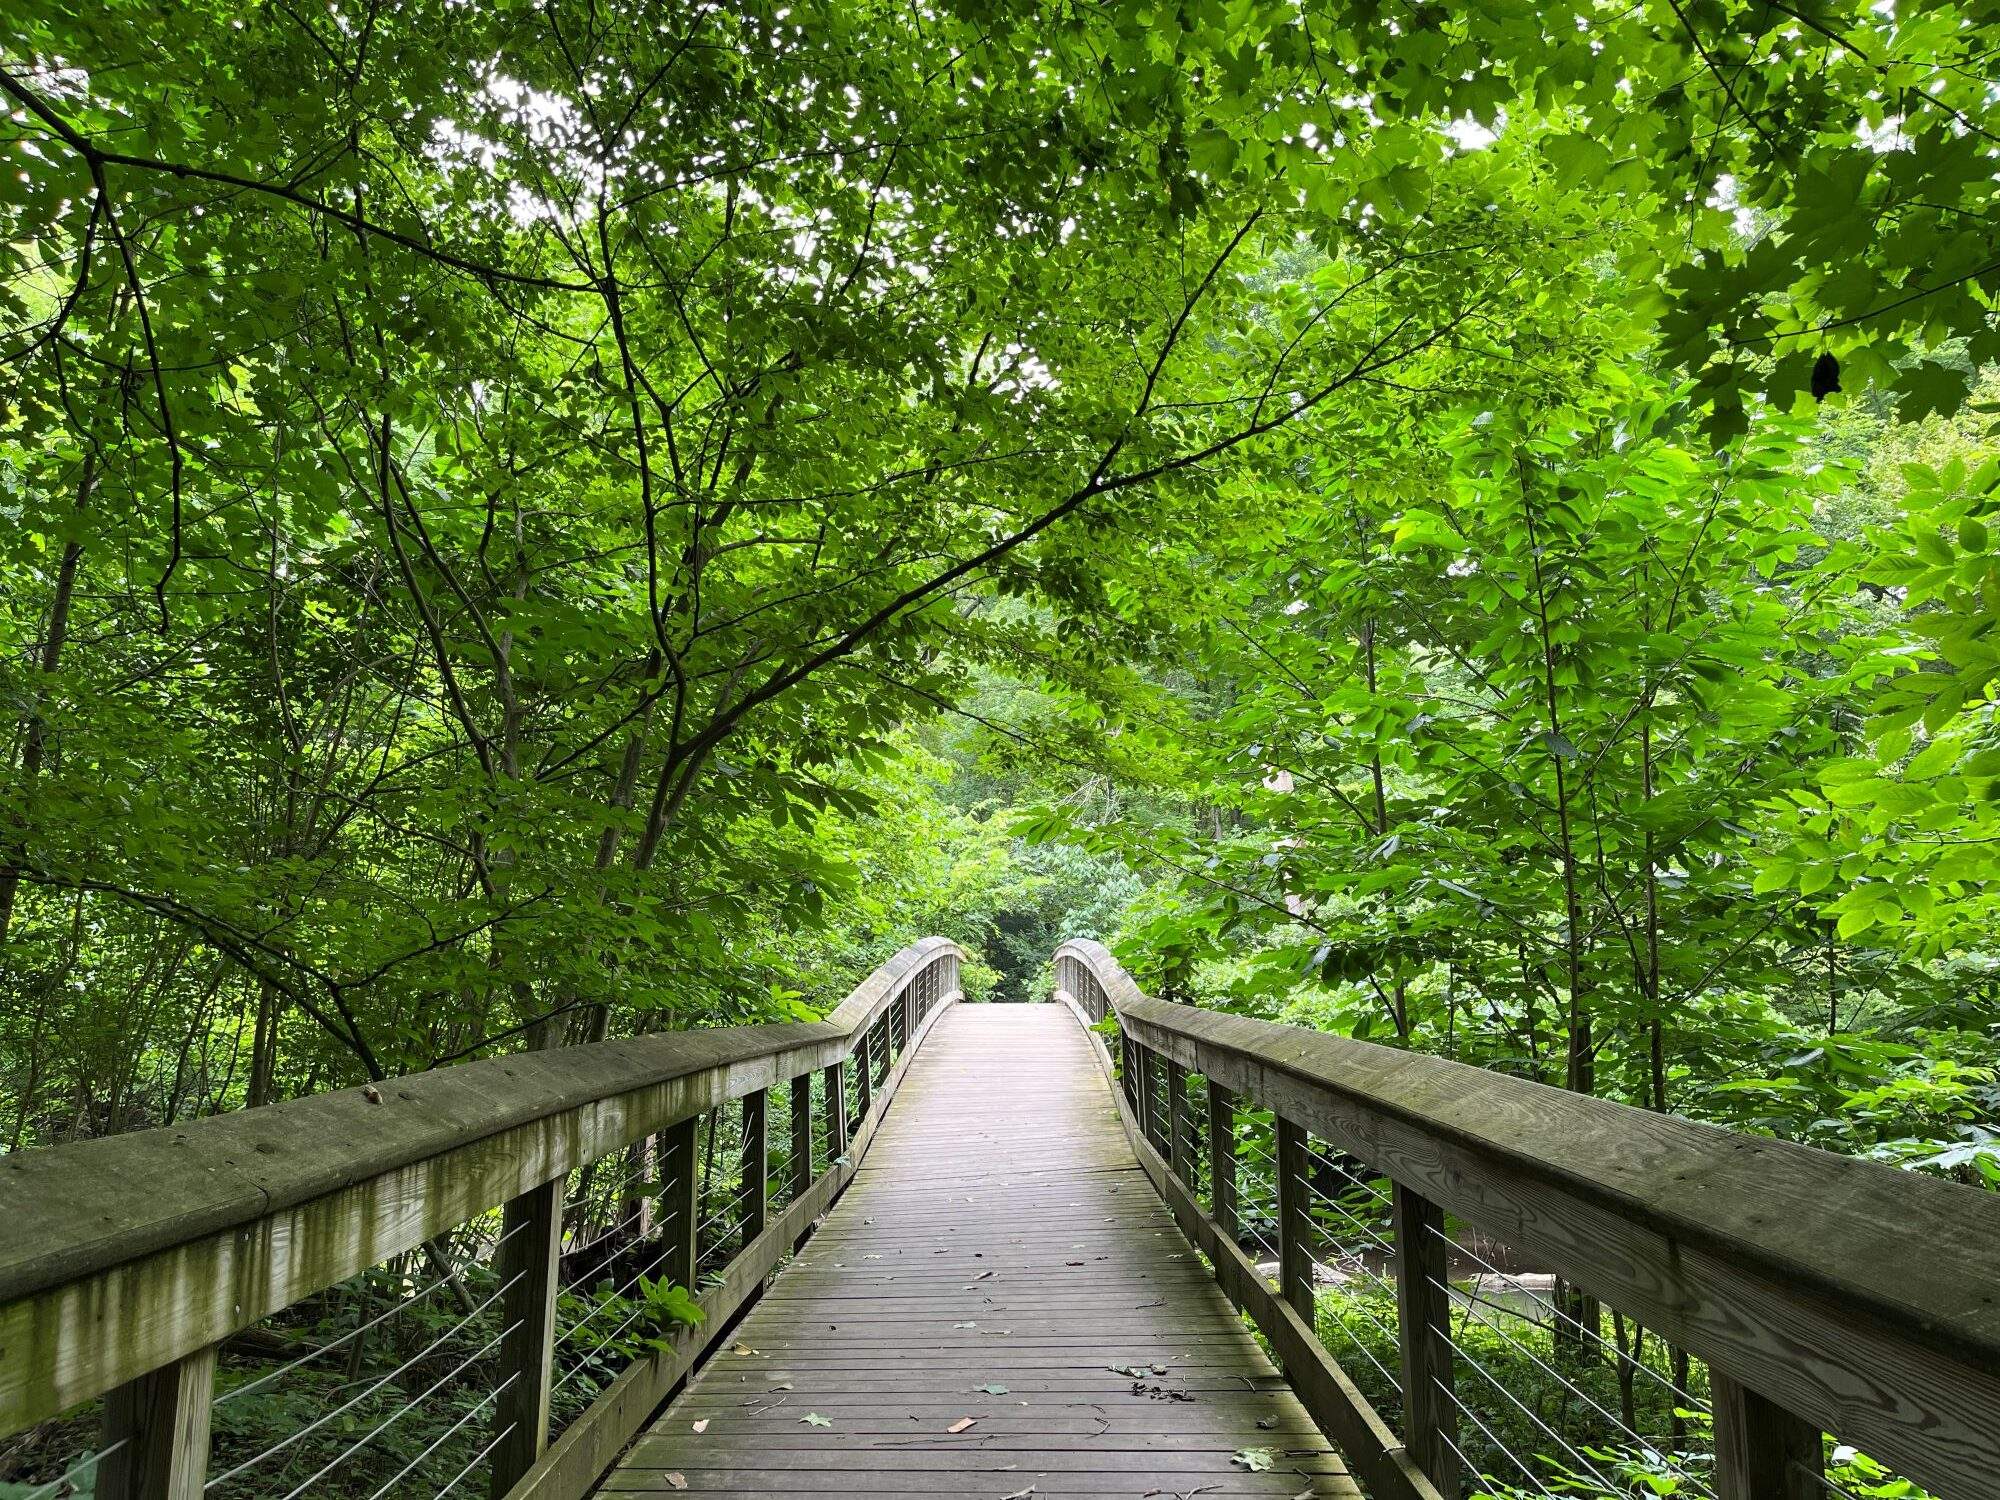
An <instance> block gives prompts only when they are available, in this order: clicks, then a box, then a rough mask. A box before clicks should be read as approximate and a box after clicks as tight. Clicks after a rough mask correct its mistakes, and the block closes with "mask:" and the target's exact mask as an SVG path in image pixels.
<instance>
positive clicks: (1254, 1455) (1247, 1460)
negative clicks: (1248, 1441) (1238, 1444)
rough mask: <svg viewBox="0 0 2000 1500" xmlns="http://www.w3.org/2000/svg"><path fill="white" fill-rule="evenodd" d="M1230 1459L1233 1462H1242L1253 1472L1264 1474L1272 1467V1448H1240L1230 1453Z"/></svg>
mask: <svg viewBox="0 0 2000 1500" xmlns="http://www.w3.org/2000/svg"><path fill="white" fill-rule="evenodd" d="M1229 1461H1230V1462H1231V1463H1233V1464H1241V1465H1242V1466H1243V1467H1244V1468H1246V1469H1248V1470H1249V1471H1250V1472H1251V1473H1252V1474H1262V1473H1263V1472H1264V1471H1265V1470H1267V1469H1269V1468H1270V1467H1271V1450H1270V1449H1269V1448H1238V1449H1237V1450H1236V1451H1235V1452H1234V1453H1232V1454H1230V1455H1229Z"/></svg>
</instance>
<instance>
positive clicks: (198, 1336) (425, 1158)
mask: <svg viewBox="0 0 2000 1500" xmlns="http://www.w3.org/2000/svg"><path fill="white" fill-rule="evenodd" d="M956 951H957V950H956V948H955V947H954V945H952V944H951V943H950V942H948V941H947V940H946V939H943V938H927V939H925V940H924V941H923V942H921V943H916V944H912V945H911V946H910V947H908V948H905V949H904V950H903V951H902V952H900V953H898V954H897V955H896V956H895V957H894V958H892V959H890V960H889V961H888V962H887V963H885V964H883V965H882V966H881V967H880V968H879V969H877V970H876V971H875V972H874V973H873V974H871V975H870V976H869V977H868V978H867V979H866V980H864V981H863V982H862V983H861V984H860V985H859V986H857V987H856V989H855V990H854V991H853V992H852V993H851V994H850V995H849V996H848V997H847V999H846V1000H844V1001H842V1002H841V1004H840V1006H838V1007H837V1008H836V1009H835V1010H834V1011H833V1013H832V1015H830V1016H829V1017H828V1019H826V1020H825V1021H817V1022H805V1023H792V1024H786V1025H771V1026H742V1027H729V1028H720V1029H717V1030H713V1031H697V1032H673V1033H666V1034H662V1035H658V1036H651V1037H638V1038H629V1039H624V1040H620V1041H613V1042H601V1043H598V1044H595V1045H593V1046H587V1047H563V1048H555V1049H551V1050H549V1051H546V1052H531V1053H520V1054H513V1055H510V1056H507V1057H498V1058H490V1059H486V1060H483V1061H480V1062H473V1063H464V1064H461V1065H458V1066H456V1067H449V1068H439V1069H437V1070H435V1071H434V1072H430V1073H424V1074H419V1075H415V1076H412V1077H409V1078H401V1079H394V1080H391V1081H389V1082H386V1083H384V1084H382V1085H381V1086H379V1087H377V1086H373V1085H371V1086H368V1087H366V1088H355V1089H346V1090H341V1091H339V1092H337V1093H332V1094H323V1095H318V1096H316V1097H313V1098H310V1099H298V1100H291V1101H288V1102H286V1103H283V1104H275V1105H270V1106H268V1107H266V1108H263V1109H256V1110H243V1111H238V1112H236V1113H233V1114H227V1115H219V1116H215V1117H213V1118H211V1119H205V1120H198V1121H192V1122H190V1123H188V1124H186V1125H182V1126H178V1127H174V1128H172V1129H162V1130H150V1131H140V1132H135V1133H133V1134H129V1135H122V1136H117V1137H113V1138H110V1139H106V1140H99V1141H85V1142H80V1143H77V1144H74V1145H69V1146H60V1147H51V1148H47V1149H41V1150H33V1151H24V1152H20V1153H16V1154H14V1155H11V1156H8V1157H7V1158H5V1160H4V1164H0V1223H5V1224H7V1225H8V1228H9V1233H8V1234H7V1235H5V1236H4V1237H0V1435H4V1434H8V1433H12V1432H15V1431H18V1430H20V1429H21V1428H24V1427H27V1426H30V1425H32V1424H33V1423H35V1422H38V1421H41V1420H43V1419H45V1418H47V1417H51V1416H55V1415H58V1414H59V1413H61V1412H63V1411H65V1410H67V1409H68V1408H70V1407H71V1406H74V1405H75V1404H77V1403H78V1402H80V1401H83V1400H85V1399H87V1398H89V1397H91V1396H95V1395H98V1394H101V1393H103V1392H105V1391H107V1390H109V1389H111V1388H112V1387H114V1386H116V1385H119V1384H121V1383H123V1382H125V1381H128V1380H131V1379H134V1378H136V1377H138V1376H140V1375H143V1374H145V1373H147V1372H148V1371H151V1370H155V1369H159V1368H161V1367H162V1366H165V1365H168V1364H171V1363H172V1362H173V1361H175V1360H177V1359H180V1358H181V1357H183V1356H184V1355H187V1354H190V1353H193V1352H194V1351H196V1350H198V1349H201V1348H204V1347H206V1346H207V1345H209V1344H213V1343H218V1342H220V1341H221V1340H222V1339H223V1338H225V1337H227V1336H228V1335H229V1334H231V1333H234V1332H237V1331H239V1330H241V1329H243V1328H247V1327H249V1326H250V1325H251V1324H253V1323H256V1322H258V1321H260V1320H261V1319H263V1318H266V1317H268V1316H270V1315H271V1314H272V1313H274V1312H278V1311H280V1310H282V1309H284V1308H286V1307H289V1306H291V1305H292V1304H293V1303H295V1302H297V1301H299V1300H300V1299H301V1298H304V1297H308V1296H311V1295H312V1294H313V1293H315V1292H319V1291H323V1290H325V1289H326V1288H327V1287H329V1286H333V1285H335V1284H337V1283H339V1282H341V1281H344V1280H346V1279H348V1278H349V1277H351V1276H354V1275H357V1274H358V1273H360V1272H361V1271H364V1270H366V1269H367V1268H368V1267H370V1266H373V1265H378V1264H380V1263H381V1262H383V1261H385V1260H388V1259H389V1258H391V1257H392V1256H395V1255H398V1254H401V1253H402V1252H404V1251H407V1250H410V1249H412V1248H414V1247H415V1246H417V1245H420V1244H422V1243H423V1242H424V1241H426V1240H428V1239H431V1238H432V1237H434V1236H436V1235H438V1234H440V1233H442V1232H443V1231H445V1230H447V1229H450V1228H452V1227H454V1226H455V1225H458V1224H462V1223H464V1222H465V1221H466V1220H467V1219H470V1218H472V1217H474V1216H475V1215H477V1214H480V1213H483V1212H485V1211H487V1210H488V1209H490V1208H493V1207H494V1206H496V1205H498V1204H502V1203H505V1202H507V1201H508V1200H510V1199H512V1198H514V1197H517V1196H519V1195H520V1194H521V1193H523V1192H525V1191H526V1190H527V1189H529V1188H531V1187H534V1186H536V1185H537V1184H539V1183H543V1182H548V1181H550V1180H552V1179H554V1178H557V1177H561V1176H563V1175H565V1174H567V1173H568V1172H570V1171H572V1170H574V1169H576V1168H578V1167H581V1166H585V1165H587V1164H589V1163H590V1162H593V1161H596V1160H597V1159H598V1158H600V1157H602V1156H606V1155H609V1154H610V1153H611V1152H613V1151H617V1150H621V1149H623V1148H624V1147H626V1146H628V1145H631V1144H632V1143H633V1142H635V1141H637V1140H640V1139H641V1138H643V1137H645V1136H647V1135H651V1134H653V1133H654V1132H656V1131H658V1130H661V1129H664V1128H665V1127H666V1126H669V1125H672V1124H674V1123H676V1122H678V1121H681V1120H685V1119H687V1118H689V1117H691V1116H694V1115H697V1114H701V1113H703V1112H704V1111H706V1110H708V1109H712V1108H714V1107H715V1106H716V1105H718V1104H720V1103H723V1102H725V1101H727V1100H730V1099H735V1098H740V1097H742V1096H743V1095H744V1094H747V1093H750V1092H752V1091H754V1090H756V1089H759V1088H768V1087H769V1086H771V1085H772V1084H774V1083H781V1082H783V1081H785V1080H787V1079H790V1078H792V1077H794V1076H796V1075H797V1074H799V1073H802V1072H805V1071H807V1070H809V1069H812V1068H818V1067H824V1066H826V1065H828V1064H829V1063H830V1062H833V1061H835V1060H837V1059H838V1058H840V1057H841V1056H843V1055H844V1054H845V1053H846V1051H847V1049H848V1047H849V1046H850V1045H851V1043H852V1038H853V1036H854V1034H855V1032H856V1031H857V1030H858V1029H859V1028H860V1027H862V1026H865V1025H867V1024H869V1023H870V1022H872V1020H873V1019H874V1018H875V1017H876V1016H878V1015H879V1014H880V1013H881V1011H882V1009H883V1008H884V1007H886V1006H887V1005H889V1004H890V1003H892V1001H894V1000H895V999H897V998H899V997H900V996H901V994H902V992H903V987H904V985H905V984H906V983H907V981H908V979H909V978H910V976H911V975H912V974H913V973H915V972H919V971H921V970H923V969H924V967H925V966H926V965H929V964H930V963H931V962H932V960H933V959H938V960H940V961H942V960H943V959H944V958H948V957H950V956H951V955H953V954H955V953H956Z"/></svg>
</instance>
